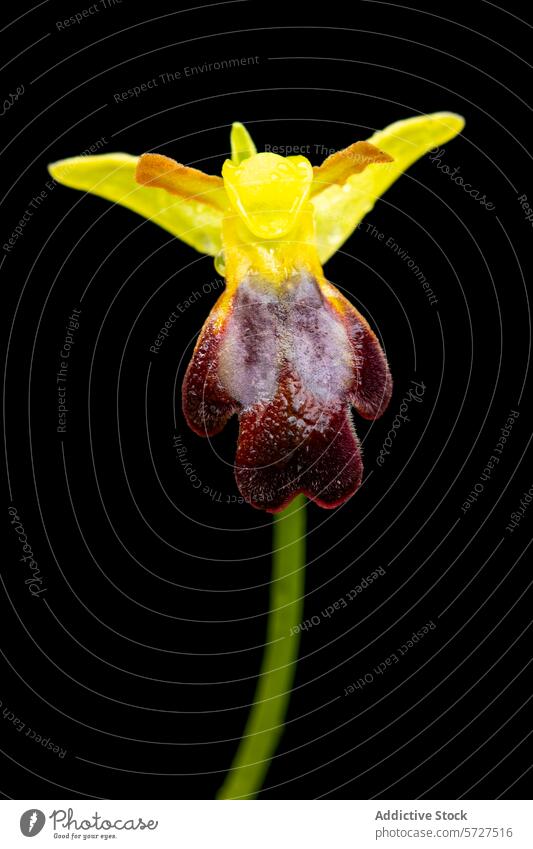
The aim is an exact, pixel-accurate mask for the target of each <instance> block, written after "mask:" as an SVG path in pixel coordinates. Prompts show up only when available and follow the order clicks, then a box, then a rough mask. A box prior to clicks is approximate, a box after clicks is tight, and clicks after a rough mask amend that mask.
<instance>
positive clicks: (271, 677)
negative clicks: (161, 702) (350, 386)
mask: <svg viewBox="0 0 533 849" xmlns="http://www.w3.org/2000/svg"><path fill="white" fill-rule="evenodd" d="M304 577H305V498H304V496H303V495H300V496H298V498H295V499H294V501H292V502H291V504H290V505H289V506H288V507H286V508H285V510H283V511H282V512H281V513H278V514H277V515H276V516H275V518H274V523H273V536H272V581H271V584H270V612H269V616H268V622H267V633H266V649H265V653H264V656H263V663H262V666H261V671H260V674H259V681H258V682H257V687H256V691H255V696H254V701H253V704H252V707H251V709H250V713H249V715H248V721H247V722H246V726H245V729H244V733H243V736H242V739H241V741H240V743H239V747H238V749H237V752H236V754H235V757H234V759H233V763H232V765H231V768H230V771H229V773H228V775H227V776H226V779H225V781H224V783H223V785H222V787H221V788H220V790H219V792H218V794H217V798H218V799H238V798H248V799H251V798H253V797H254V796H255V795H256V794H257V793H258V792H259V790H260V789H261V787H262V786H263V781H264V779H265V776H266V773H267V771H268V768H269V766H270V762H271V760H272V758H273V756H274V754H275V752H276V749H277V747H278V743H279V741H280V738H281V735H282V734H283V729H284V723H285V716H286V713H287V708H288V706H289V700H290V697H291V689H292V683H293V680H294V674H295V671H296V663H297V661H298V646H299V642H300V639H299V635H298V633H294V634H292V635H291V628H293V627H294V626H297V625H299V624H300V622H301V621H302V612H303V598H304Z"/></svg>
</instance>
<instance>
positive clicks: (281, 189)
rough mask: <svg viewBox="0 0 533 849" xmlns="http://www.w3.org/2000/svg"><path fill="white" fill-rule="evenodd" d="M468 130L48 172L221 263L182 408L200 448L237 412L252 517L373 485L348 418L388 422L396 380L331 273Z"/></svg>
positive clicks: (238, 142) (240, 141) (429, 120)
mask: <svg viewBox="0 0 533 849" xmlns="http://www.w3.org/2000/svg"><path fill="white" fill-rule="evenodd" d="M463 125H464V121H463V119H462V118H461V116H459V115H455V114H453V113H450V112H438V113H435V114H432V115H425V116H421V117H416V118H410V119H407V120H405V121H399V122H397V123H395V124H392V125H391V126H389V127H387V128H386V129H385V130H383V131H381V132H377V133H374V135H372V136H371V138H369V139H368V140H367V141H358V142H355V144H352V145H350V146H349V147H347V148H345V149H344V150H341V151H339V152H337V153H334V154H333V155H331V156H329V157H328V158H327V159H326V160H325V161H324V162H323V163H322V164H321V165H319V166H315V167H313V166H312V165H311V163H310V162H309V160H308V159H307V158H306V157H305V156H288V157H283V156H279V155H278V154H275V153H269V152H265V153H257V151H256V148H255V145H254V143H253V141H252V139H251V137H250V135H249V134H248V132H247V130H246V129H245V128H244V126H243V125H242V124H239V123H236V124H234V125H233V128H232V132H231V159H227V160H226V161H225V162H224V165H223V168H222V176H215V175H210V174H204V173H203V172H202V171H199V170H197V169H195V168H191V167H188V166H185V165H181V164H179V163H178V162H175V161H174V160H173V159H169V158H168V157H167V156H162V155H160V154H157V153H145V154H143V155H142V156H140V157H137V156H130V155H128V154H124V153H111V154H103V155H96V156H83V157H73V158H71V159H65V160H62V161H60V162H56V163H54V164H52V165H50V166H49V170H50V173H51V175H52V177H53V178H54V179H55V180H56V181H58V182H60V183H64V184H65V185H67V186H70V187H72V188H75V189H80V190H84V191H86V192H91V193H93V194H96V195H100V196H101V197H104V198H106V199H107V200H111V201H113V202H115V203H120V204H122V205H123V206H126V207H128V208H129V209H131V210H134V211H135V212H137V213H139V214H141V215H143V216H144V217H145V218H149V219H150V220H152V221H154V222H155V223H156V224H159V225H160V226H161V227H164V228H165V229H166V230H168V231H169V232H170V233H172V234H173V235H175V236H176V237H178V238H179V239H181V240H182V241H184V242H186V243H187V244H188V245H190V246H191V247H193V248H195V249H196V250H197V251H200V252H201V253H204V254H210V255H212V256H214V257H215V264H216V267H217V269H218V271H219V273H221V274H223V275H224V277H225V280H226V287H225V290H224V292H223V294H222V295H221V297H220V298H219V299H218V301H217V303H216V304H215V306H214V307H213V309H212V310H211V313H210V315H209V316H208V318H207V321H206V323H205V324H204V327H203V329H202V331H201V333H200V336H199V338H198V341H197V343H196V347H195V349H194V353H193V356H192V359H191V362H190V364H189V366H188V369H187V372H186V375H185V379H184V383H183V393H182V403H183V412H184V415H185V418H186V420H187V422H188V424H189V426H190V427H191V428H192V430H193V431H194V432H195V433H197V434H199V435H201V436H213V435H215V434H217V433H219V432H220V431H221V430H222V428H223V427H224V425H225V424H226V422H227V421H228V419H229V418H230V417H231V416H232V415H233V414H237V415H238V417H239V425H240V427H239V438H238V444H237V455H236V462H235V477H236V481H237V485H238V487H239V490H240V492H241V494H242V495H243V497H244V498H245V500H246V501H247V502H249V503H250V504H251V505H253V506H254V507H257V508H260V509H264V510H268V511H270V512H278V511H280V510H281V509H282V508H283V507H285V506H286V505H287V504H288V503H289V502H290V501H291V500H292V499H293V498H294V497H295V496H296V495H297V494H299V493H303V494H305V495H307V496H308V497H309V498H310V499H312V500H313V501H315V502H316V503H317V504H318V505H320V506H321V507H326V508H331V507H336V506H337V505H339V504H341V503H342V502H344V501H345V500H346V499H348V498H349V497H350V496H351V495H353V493H354V492H355V491H356V489H357V488H358V487H359V485H360V483H361V478H362V471H363V466H362V461H361V448H360V445H359V441H358V438H357V435H356V432H355V429H354V426H353V422H352V418H351V412H350V408H351V407H354V408H355V409H356V411H357V412H358V413H359V415H360V416H362V417H363V418H365V419H375V418H377V417H378V416H380V415H381V414H382V413H383V411H384V410H385V409H386V407H387V405H388V403H389V400H390V397H391V392H392V380H391V375H390V372H389V367H388V364H387V360H386V357H385V354H384V352H383V350H382V348H381V346H380V343H379V342H378V339H377V337H376V335H375V333H374V332H373V330H372V329H371V328H370V327H369V325H368V322H367V321H366V320H365V319H364V318H363V316H362V315H361V314H360V313H359V312H358V311H357V310H356V309H355V307H354V306H353V305H352V304H351V303H350V302H349V301H348V300H347V299H346V298H345V297H344V296H343V295H342V294H341V293H340V292H339V291H338V290H337V289H336V288H335V287H334V286H333V285H332V284H331V283H330V282H329V281H328V280H327V279H326V277H325V276H324V272H323V268H322V266H323V264H324V263H325V262H326V261H327V260H328V259H329V258H330V257H331V256H332V255H333V254H334V253H335V251H337V250H338V249H339V248H340V247H341V245H342V244H343V243H344V242H345V241H346V239H347V238H348V237H349V236H350V235H351V233H352V232H353V231H354V229H355V228H356V227H357V225H358V224H359V222H360V221H361V219H362V218H363V216H364V215H366V213H367V212H369V210H371V209H372V207H373V205H374V203H375V202H376V200H377V199H378V198H379V197H380V195H382V194H383V192H384V191H385V190H386V189H387V188H388V187H389V186H390V185H391V183H393V182H394V181H395V180H396V179H397V178H398V177H399V176H400V174H402V173H403V172H404V171H405V170H406V169H407V168H408V167H409V166H410V165H411V164H412V163H413V162H414V161H415V160H417V159H418V158H419V157H420V156H422V155H423V154H425V153H427V152H428V151H429V150H430V149H432V148H434V147H437V146H440V145H442V144H444V143H445V142H447V141H449V140H450V139H451V138H453V137H454V136H455V135H456V134H457V133H459V132H460V131H461V129H462V127H463Z"/></svg>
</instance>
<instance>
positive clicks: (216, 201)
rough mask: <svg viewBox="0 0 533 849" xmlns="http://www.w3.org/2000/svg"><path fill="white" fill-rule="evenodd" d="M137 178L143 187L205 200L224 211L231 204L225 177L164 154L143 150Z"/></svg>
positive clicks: (186, 197) (190, 198)
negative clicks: (207, 172) (225, 187)
mask: <svg viewBox="0 0 533 849" xmlns="http://www.w3.org/2000/svg"><path fill="white" fill-rule="evenodd" d="M135 179H136V180H137V182H138V183H140V184H141V185H143V186H148V187H151V188H158V189H165V190H166V191H167V192H170V194H172V195H178V196H179V197H182V198H184V199H187V200H196V201H201V202H203V203H207V204H210V205H211V206H214V207H216V208H217V209H220V210H222V211H225V210H226V208H227V206H228V198H227V195H226V192H225V189H224V181H223V179H222V177H217V176H215V175H213V174H204V172H203V171H198V169H196V168H189V167H188V166H187V165H182V164H181V163H179V162H176V161H175V160H174V159H170V157H168V156H163V155H162V154H160V153H143V155H142V156H141V157H139V162H138V164H137V170H136V172H135Z"/></svg>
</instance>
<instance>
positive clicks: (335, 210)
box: [311, 112, 465, 263]
mask: <svg viewBox="0 0 533 849" xmlns="http://www.w3.org/2000/svg"><path fill="white" fill-rule="evenodd" d="M464 123H465V122H464V118H462V117H461V116H460V115H456V114H454V113H453V112H435V113H433V114H432V115H421V116H420V117H417V118H408V119H406V120H405V121H397V122H396V123H395V124H391V125H390V126H389V127H386V128H385V129H384V130H381V131H379V132H377V133H374V135H373V136H371V137H370V138H369V139H368V141H369V143H370V144H373V145H375V146H376V147H378V148H379V149H380V150H381V151H384V152H385V153H388V154H389V155H390V156H392V157H393V161H392V162H388V163H386V164H384V165H376V167H372V168H367V169H366V170H365V171H364V172H363V173H361V174H355V175H353V176H351V177H348V179H347V180H346V182H345V184H344V185H343V186H337V185H334V186H330V187H329V188H327V189H325V190H324V191H323V192H320V194H317V195H316V196H315V197H314V198H312V201H311V202H312V204H313V206H314V209H315V223H316V236H317V246H318V253H319V256H320V260H321V262H323V263H324V262H326V260H328V259H329V258H330V256H331V255H332V254H334V253H335V251H336V250H338V249H339V248H340V246H341V245H342V244H343V242H345V241H346V239H347V238H348V237H349V236H350V235H351V234H352V233H353V231H354V230H355V228H356V227H357V225H358V224H359V222H360V221H361V219H362V218H363V217H364V216H365V215H366V214H367V212H369V211H370V210H371V209H372V207H373V206H374V204H375V202H376V200H377V199H378V198H379V197H380V196H381V195H382V194H383V193H384V192H385V191H386V190H387V189H388V188H389V186H390V185H391V184H392V183H393V182H394V181H395V180H396V179H397V178H398V177H399V176H400V175H401V174H403V172H404V171H406V170H407V168H409V166H410V165H412V163H413V162H415V161H416V160H417V159H419V158H420V157H421V156H423V155H424V154H425V153H427V152H428V151H429V150H431V149H432V148H434V147H437V146H438V145H442V144H445V143H446V142H447V141H450V139H453V137H454V136H456V135H457V133H460V132H461V130H462V129H463V127H464ZM326 161H327V160H326Z"/></svg>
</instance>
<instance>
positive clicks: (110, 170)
mask: <svg viewBox="0 0 533 849" xmlns="http://www.w3.org/2000/svg"><path fill="white" fill-rule="evenodd" d="M138 162H139V157H138V156H130V155H129V154H127V153H106V154H100V155H97V156H73V157H71V158H70V159H62V160H60V161H59V162H53V163H52V164H51V165H49V166H48V170H49V172H50V174H51V175H52V177H53V178H54V180H56V181H57V182H58V183H62V184H63V185H65V186H69V187H70V188H72V189H79V190H80V191H84V192H90V193H91V194H94V195H98V196H99V197H103V198H106V200H110V201H112V202H113V203H119V204H121V205H122V206H125V207H127V208H128V209H131V210H133V211H134V212H137V213H138V214H139V215H142V216H143V217H144V218H148V219H150V221H153V222H154V223H156V224H159V226H160V227H164V229H165V230H168V232H169V233H172V235H174V236H177V237H178V239H181V240H182V241H183V242H186V243H187V244H188V245H190V246H191V247H193V248H196V250H198V251H200V252H201V253H206V254H210V255H212V256H214V255H215V254H217V253H218V252H219V251H220V249H221V225H222V217H223V213H222V211H221V210H220V209H218V208H216V207H215V206H213V205H211V204H207V203H205V201H202V200H200V198H187V199H183V198H179V199H174V198H173V197H172V195H169V193H168V192H167V191H166V190H165V189H161V188H154V189H148V188H146V187H145V186H140V185H139V184H138V183H137V182H136V180H135V172H136V168H137V164H138Z"/></svg>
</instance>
